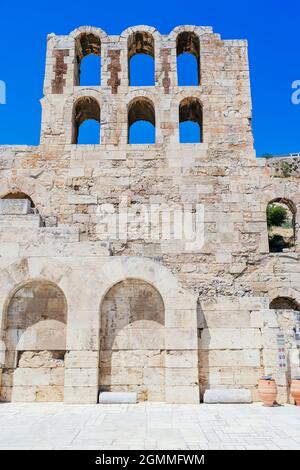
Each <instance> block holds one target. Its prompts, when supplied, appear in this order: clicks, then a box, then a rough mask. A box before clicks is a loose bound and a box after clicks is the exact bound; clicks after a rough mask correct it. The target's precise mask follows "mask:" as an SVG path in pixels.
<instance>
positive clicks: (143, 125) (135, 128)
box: [128, 98, 155, 144]
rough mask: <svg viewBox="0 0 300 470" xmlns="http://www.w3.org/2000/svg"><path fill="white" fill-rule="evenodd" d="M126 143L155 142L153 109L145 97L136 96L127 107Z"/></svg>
mask: <svg viewBox="0 0 300 470" xmlns="http://www.w3.org/2000/svg"><path fill="white" fill-rule="evenodd" d="M128 143H129V144H153V143H155V110H154V106H153V103H152V102H151V101H150V100H149V99H147V98H137V99H135V100H133V101H132V102H131V103H130V105H129V107H128Z"/></svg>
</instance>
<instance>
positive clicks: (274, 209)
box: [267, 204, 288, 227]
mask: <svg viewBox="0 0 300 470" xmlns="http://www.w3.org/2000/svg"><path fill="white" fill-rule="evenodd" d="M287 218H288V213H287V209H285V208H284V207H282V206H275V205H273V204H269V205H268V207H267V222H268V227H273V226H275V227H281V226H282V225H283V224H285V223H286V222H287Z"/></svg>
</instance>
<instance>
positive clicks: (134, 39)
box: [128, 32, 155, 86]
mask: <svg viewBox="0 0 300 470" xmlns="http://www.w3.org/2000/svg"><path fill="white" fill-rule="evenodd" d="M128 81H129V85H130V86H153V85H155V64H154V39H153V37H152V35H151V34H149V33H146V32H136V33H133V34H131V35H130V37H129V38H128Z"/></svg>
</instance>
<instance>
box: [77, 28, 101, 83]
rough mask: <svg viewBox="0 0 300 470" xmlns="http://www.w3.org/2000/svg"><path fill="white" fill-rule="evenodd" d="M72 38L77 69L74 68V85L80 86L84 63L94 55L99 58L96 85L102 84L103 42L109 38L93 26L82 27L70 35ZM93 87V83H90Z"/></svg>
mask: <svg viewBox="0 0 300 470" xmlns="http://www.w3.org/2000/svg"><path fill="white" fill-rule="evenodd" d="M70 37H72V38H74V41H75V68H74V84H75V85H80V73H81V66H82V61H83V60H84V59H85V58H86V57H88V56H90V55H94V56H96V57H98V58H99V80H98V83H94V85H99V84H100V83H101V75H102V73H101V61H100V58H101V55H102V41H103V40H105V39H106V38H107V34H106V33H105V32H104V31H103V30H102V29H100V28H96V27H93V26H81V27H79V28H77V29H75V30H73V31H72V32H71V33H70ZM90 85H93V83H90Z"/></svg>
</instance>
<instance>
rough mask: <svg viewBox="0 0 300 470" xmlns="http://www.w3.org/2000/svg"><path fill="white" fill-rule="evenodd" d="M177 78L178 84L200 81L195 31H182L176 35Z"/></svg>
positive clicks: (197, 43) (185, 84)
mask: <svg viewBox="0 0 300 470" xmlns="http://www.w3.org/2000/svg"><path fill="white" fill-rule="evenodd" d="M177 78H178V85H179V86H193V85H196V86H197V85H199V83H200V43H199V38H198V36H197V35H196V34H195V33H191V32H188V31H184V32H182V33H180V34H179V35H178V37H177Z"/></svg>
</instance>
